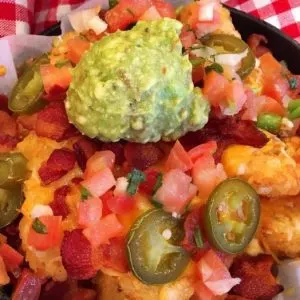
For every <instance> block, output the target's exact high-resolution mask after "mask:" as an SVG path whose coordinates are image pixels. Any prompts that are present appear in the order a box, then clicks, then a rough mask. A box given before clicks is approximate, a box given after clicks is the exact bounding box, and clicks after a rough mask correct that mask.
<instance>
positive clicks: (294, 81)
mask: <svg viewBox="0 0 300 300" xmlns="http://www.w3.org/2000/svg"><path fill="white" fill-rule="evenodd" d="M288 81H289V85H290V89H291V90H295V89H296V88H297V87H298V82H297V79H296V77H291V78H289V79H288Z"/></svg>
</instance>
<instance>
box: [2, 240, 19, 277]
mask: <svg viewBox="0 0 300 300" xmlns="http://www.w3.org/2000/svg"><path fill="white" fill-rule="evenodd" d="M0 256H1V257H2V259H3V261H4V263H5V266H6V269H7V271H9V272H12V271H15V270H16V269H17V268H18V267H19V266H20V264H21V263H22V261H23V259H24V257H23V255H21V254H20V253H19V252H18V251H16V250H15V249H14V248H12V247H11V246H9V245H8V244H2V245H1V246H0Z"/></svg>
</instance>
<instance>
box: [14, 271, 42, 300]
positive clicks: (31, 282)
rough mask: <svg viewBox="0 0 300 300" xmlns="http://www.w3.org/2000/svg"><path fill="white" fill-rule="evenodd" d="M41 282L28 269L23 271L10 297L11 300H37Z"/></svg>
mask: <svg viewBox="0 0 300 300" xmlns="http://www.w3.org/2000/svg"><path fill="white" fill-rule="evenodd" d="M42 283H43V280H42V279H41V278H39V277H38V276H37V275H36V274H34V273H33V272H32V271H30V270H29V269H23V270H22V274H21V276H20V278H19V279H18V283H17V285H16V288H15V290H14V292H13V295H12V300H24V299H30V300H38V299H39V297H40V293H41V287H42Z"/></svg>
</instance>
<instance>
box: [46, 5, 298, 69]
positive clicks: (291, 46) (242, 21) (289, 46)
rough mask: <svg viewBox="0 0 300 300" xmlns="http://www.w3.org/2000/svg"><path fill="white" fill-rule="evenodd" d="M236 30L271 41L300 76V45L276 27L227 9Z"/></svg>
mask: <svg viewBox="0 0 300 300" xmlns="http://www.w3.org/2000/svg"><path fill="white" fill-rule="evenodd" d="M227 8H228V9H229V10H230V13H231V17H232V20H233V23H234V25H235V27H236V29H237V30H238V31H239V32H240V33H241V35H242V37H243V39H244V40H245V39H247V37H248V36H249V35H250V34H251V33H259V34H263V35H264V36H265V37H266V38H267V39H268V41H269V43H268V45H267V46H268V48H269V49H271V51H272V53H273V54H274V56H275V57H276V58H277V59H279V60H285V62H286V63H287V64H288V67H289V69H290V71H291V72H293V73H294V74H300V44H298V43H297V42H296V41H294V40H293V39H291V38H290V37H288V36H287V35H285V34H284V33H283V32H281V31H280V30H278V29H277V28H276V27H274V26H272V25H270V24H268V23H266V22H264V21H262V20H259V19H257V18H255V17H253V16H251V15H248V14H246V13H244V12H242V11H239V10H237V9H235V8H230V7H227ZM60 33H61V32H60V24H56V25H54V26H53V27H51V28H49V29H47V30H46V31H44V32H43V33H42V35H59V34H60Z"/></svg>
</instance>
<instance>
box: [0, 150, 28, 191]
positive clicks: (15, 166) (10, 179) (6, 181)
mask: <svg viewBox="0 0 300 300" xmlns="http://www.w3.org/2000/svg"><path fill="white" fill-rule="evenodd" d="M26 175H27V159H26V158H25V157H24V155H23V154H22V153H18V152H10V153H1V154H0V188H11V187H13V186H14V185H17V184H19V183H21V182H23V181H24V180H25V179H26Z"/></svg>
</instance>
